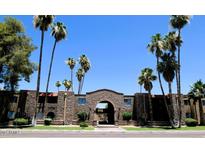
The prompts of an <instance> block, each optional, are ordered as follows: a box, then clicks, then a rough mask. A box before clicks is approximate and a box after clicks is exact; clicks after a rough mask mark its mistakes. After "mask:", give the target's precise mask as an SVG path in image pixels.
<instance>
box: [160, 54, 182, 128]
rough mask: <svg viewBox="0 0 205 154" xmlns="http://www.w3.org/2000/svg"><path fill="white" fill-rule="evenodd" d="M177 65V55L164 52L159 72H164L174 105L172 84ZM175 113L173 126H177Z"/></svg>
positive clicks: (171, 120)
mask: <svg viewBox="0 0 205 154" xmlns="http://www.w3.org/2000/svg"><path fill="white" fill-rule="evenodd" d="M176 67H178V65H177V62H176V60H175V55H173V54H171V53H164V54H163V55H162V56H161V61H160V62H159V64H158V65H157V70H158V72H160V73H162V75H163V78H164V79H165V81H166V82H167V83H168V88H169V98H170V103H171V104H172V106H173V102H172V86H171V85H172V82H173V80H174V77H175V71H176ZM173 114H174V113H172V114H171V115H172V117H171V119H170V123H171V126H172V128H175V127H176V126H175V123H174V122H173V120H174V117H173Z"/></svg>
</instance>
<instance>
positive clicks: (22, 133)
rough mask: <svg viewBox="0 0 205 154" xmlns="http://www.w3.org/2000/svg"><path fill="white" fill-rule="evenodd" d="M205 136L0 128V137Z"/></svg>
mask: <svg viewBox="0 0 205 154" xmlns="http://www.w3.org/2000/svg"><path fill="white" fill-rule="evenodd" d="M48 137H50V138H99V137H100V138H205V131H125V130H121V128H119V129H118V128H112V129H111V128H110V129H108V128H97V129H96V130H91V131H90V130H88V131H86V130H84V131H56V130H50V131H48V130H21V129H15V130H14V129H10V130H8V129H6V130H5V129H4V130H0V138H48Z"/></svg>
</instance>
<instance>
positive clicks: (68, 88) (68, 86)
mask: <svg viewBox="0 0 205 154" xmlns="http://www.w3.org/2000/svg"><path fill="white" fill-rule="evenodd" d="M63 85H64V87H65V89H66V91H69V90H70V88H71V87H72V82H71V81H70V80H66V79H65V80H64V81H63Z"/></svg>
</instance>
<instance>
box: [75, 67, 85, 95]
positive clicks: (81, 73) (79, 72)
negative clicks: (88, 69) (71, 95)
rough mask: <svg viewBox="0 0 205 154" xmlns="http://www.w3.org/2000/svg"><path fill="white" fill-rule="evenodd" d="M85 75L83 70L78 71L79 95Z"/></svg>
mask: <svg viewBox="0 0 205 154" xmlns="http://www.w3.org/2000/svg"><path fill="white" fill-rule="evenodd" d="M84 75H85V72H84V70H83V69H82V68H79V69H78V71H77V72H76V77H77V79H78V82H79V87H78V94H80V88H81V82H82V78H83V77H84Z"/></svg>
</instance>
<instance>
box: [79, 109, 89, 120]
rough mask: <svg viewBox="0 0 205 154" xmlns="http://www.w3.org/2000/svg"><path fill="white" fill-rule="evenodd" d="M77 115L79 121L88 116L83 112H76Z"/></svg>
mask: <svg viewBox="0 0 205 154" xmlns="http://www.w3.org/2000/svg"><path fill="white" fill-rule="evenodd" d="M77 115H78V119H79V121H85V120H86V119H87V117H88V114H87V113H86V112H84V111H81V112H78V113H77Z"/></svg>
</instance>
